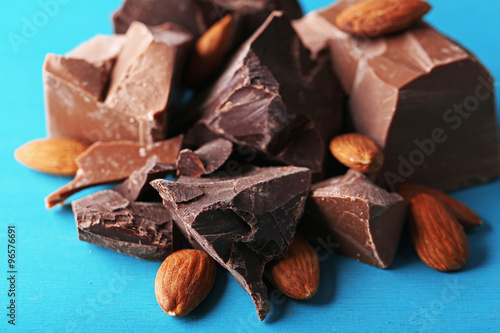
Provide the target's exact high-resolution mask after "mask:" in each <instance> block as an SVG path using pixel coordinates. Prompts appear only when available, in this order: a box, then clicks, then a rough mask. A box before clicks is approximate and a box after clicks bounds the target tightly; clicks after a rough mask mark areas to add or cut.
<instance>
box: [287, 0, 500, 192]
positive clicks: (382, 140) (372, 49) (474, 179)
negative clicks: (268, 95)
mask: <svg viewBox="0 0 500 333" xmlns="http://www.w3.org/2000/svg"><path fill="white" fill-rule="evenodd" d="M352 3H353V1H339V2H336V3H335V4H333V5H332V6H331V7H328V8H325V9H322V10H320V11H318V12H313V13H310V14H308V15H307V16H305V17H304V18H302V19H300V20H298V21H296V22H295V23H294V26H295V28H296V30H297V31H298V33H299V35H300V36H301V38H302V40H303V41H304V43H305V44H306V45H307V46H308V47H309V48H310V49H311V50H312V51H313V53H314V52H317V51H318V50H321V49H323V48H324V47H325V46H328V47H329V49H330V52H331V58H332V64H333V69H334V71H335V72H336V74H337V75H338V77H339V79H340V81H341V83H342V85H343V87H344V90H345V91H346V92H347V93H348V95H350V101H349V105H350V112H351V118H352V120H353V123H354V127H355V130H356V131H358V132H360V133H362V134H365V135H367V136H368V137H370V138H372V139H373V140H374V141H375V142H376V143H377V144H379V145H380V146H381V147H382V148H383V150H384V154H385V163H384V166H383V167H382V169H381V170H380V171H379V172H378V173H377V174H376V175H375V180H376V183H377V184H379V185H382V186H384V187H388V188H392V189H394V187H395V186H396V185H398V184H401V183H416V184H422V185H427V186H430V187H434V188H438V189H441V190H451V189H456V188H460V187H465V186H471V185H474V184H476V183H479V182H484V181H487V180H489V179H491V178H493V177H495V176H497V175H498V174H500V152H499V144H498V142H499V140H498V129H497V119H496V114H495V97H494V89H493V78H492V77H491V75H490V73H489V72H488V70H487V69H486V68H485V67H484V66H483V65H482V64H481V63H480V62H479V60H478V59H477V58H476V57H475V56H474V55H473V54H471V53H470V52H469V51H468V50H466V49H464V48H463V47H461V46H460V45H458V44H457V43H456V42H454V41H452V40H450V39H449V38H447V37H445V36H443V35H442V34H440V33H439V32H438V31H436V30H435V29H434V28H433V27H431V26H430V25H428V24H427V23H424V22H420V23H418V24H416V25H414V26H412V28H410V29H407V30H405V31H403V32H401V33H398V34H393V35H391V36H387V37H383V38H376V39H371V38H368V37H355V36H351V35H349V34H346V33H344V32H342V31H341V30H339V29H338V28H337V27H336V26H335V18H336V17H337V15H338V14H339V13H340V11H341V10H342V9H344V8H346V6H349V5H351V4H352Z"/></svg>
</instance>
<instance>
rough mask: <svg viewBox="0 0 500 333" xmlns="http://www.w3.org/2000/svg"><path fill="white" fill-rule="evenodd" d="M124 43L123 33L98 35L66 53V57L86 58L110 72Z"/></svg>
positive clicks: (87, 60)
mask: <svg viewBox="0 0 500 333" xmlns="http://www.w3.org/2000/svg"><path fill="white" fill-rule="evenodd" d="M124 43H125V36H123V35H111V36H107V35H96V36H94V37H93V38H91V39H90V40H88V41H86V42H83V43H81V44H80V45H78V46H77V47H76V48H74V49H73V50H71V51H69V52H68V53H66V55H65V57H66V58H69V59H82V60H85V61H86V62H88V63H90V64H92V65H94V66H95V67H98V68H102V69H104V70H105V71H106V73H108V74H109V73H111V69H112V68H113V65H114V62H115V60H116V58H118V54H119V53H120V51H121V50H122V48H123V44H124Z"/></svg>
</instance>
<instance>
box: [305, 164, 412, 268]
mask: <svg viewBox="0 0 500 333" xmlns="http://www.w3.org/2000/svg"><path fill="white" fill-rule="evenodd" d="M407 208H408V205H407V203H406V201H405V200H404V199H403V197H401V196H400V195H399V194H396V193H388V192H387V191H385V190H384V189H382V188H380V187H378V186H376V185H375V184H373V183H372V182H371V181H370V180H368V179H367V178H366V177H365V176H364V175H363V174H362V173H360V172H358V171H355V170H352V169H351V170H349V171H348V172H347V174H345V175H344V176H340V177H335V178H331V179H328V180H325V181H323V182H320V183H318V184H314V185H313V186H312V187H311V192H310V194H309V197H308V199H307V205H306V212H305V214H304V217H303V219H302V223H301V224H302V225H301V227H304V228H306V229H309V230H314V232H312V233H311V234H314V233H315V234H316V237H320V238H322V239H323V240H324V241H326V242H327V243H328V244H335V247H336V248H335V251H336V252H337V253H340V254H342V255H345V256H347V257H350V258H353V259H356V260H358V261H361V262H364V263H366V264H369V265H373V266H376V267H380V268H387V267H389V265H390V264H391V263H392V261H393V259H394V256H395V254H396V249H397V246H398V243H399V238H400V236H401V230H402V227H403V224H404V223H405V221H406V213H407ZM325 235H326V236H325ZM325 237H326V239H324V238H325Z"/></svg>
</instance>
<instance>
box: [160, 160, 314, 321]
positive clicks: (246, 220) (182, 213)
mask: <svg viewBox="0 0 500 333" xmlns="http://www.w3.org/2000/svg"><path fill="white" fill-rule="evenodd" d="M310 182H311V174H310V171H309V170H308V169H306V168H298V167H269V168H250V170H247V171H246V172H244V173H243V174H241V175H239V176H237V177H234V178H193V177H180V178H179V179H178V180H177V181H175V182H172V181H167V180H154V181H153V182H151V185H152V186H153V187H154V188H156V189H157V190H158V192H159V193H160V195H161V196H162V198H163V202H164V204H165V205H166V206H167V208H168V209H169V210H170V211H171V212H172V213H175V215H174V221H175V222H176V224H177V225H178V226H179V228H180V229H181V230H183V232H184V234H185V235H186V237H187V238H188V239H189V241H190V242H191V243H192V244H193V246H195V247H198V248H200V249H203V250H204V251H206V252H207V253H208V254H210V255H211V256H212V257H213V258H214V259H215V260H216V261H217V262H219V263H220V264H221V265H222V266H223V267H225V268H226V269H227V270H229V272H230V273H231V274H232V275H233V276H234V277H235V279H236V280H237V281H238V283H239V284H240V285H241V286H242V287H243V288H244V289H245V290H246V291H247V292H248V294H249V295H250V296H251V297H252V299H253V301H254V303H255V307H256V309H257V313H258V316H259V319H260V320H263V319H264V318H265V317H266V315H267V314H268V313H269V311H270V306H271V304H270V303H269V301H268V300H267V289H266V286H265V284H264V282H263V281H262V275H263V272H264V266H265V264H266V263H267V262H269V261H271V260H273V259H275V258H278V257H280V256H282V255H283V254H284V253H285V252H286V250H287V249H288V247H289V245H290V243H291V242H292V240H293V237H294V235H295V229H296V226H297V223H298V221H299V219H300V218H301V216H302V214H303V211H304V206H305V201H306V197H307V193H308V192H309V188H310Z"/></svg>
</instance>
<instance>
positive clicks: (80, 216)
mask: <svg viewBox="0 0 500 333" xmlns="http://www.w3.org/2000/svg"><path fill="white" fill-rule="evenodd" d="M71 206H72V208H73V212H74V214H75V219H76V225H77V228H78V237H79V238H80V240H83V241H86V242H89V243H92V244H95V245H99V246H102V247H105V248H108V249H110V250H114V251H117V252H120V253H125V254H128V255H130V256H133V257H136V258H139V259H145V260H159V261H161V260H163V259H165V258H166V257H167V256H168V255H169V254H170V253H172V252H173V251H175V250H176V249H177V247H178V244H179V237H180V235H179V234H177V233H176V232H175V230H174V228H175V225H174V222H173V220H172V216H171V214H170V213H169V212H168V210H167V209H166V208H165V206H164V205H162V204H161V203H146V202H131V201H129V200H127V199H125V198H124V197H122V196H121V195H120V194H119V193H117V192H115V191H112V190H105V191H100V192H97V193H93V194H90V195H88V196H86V197H84V198H81V199H78V200H75V201H73V202H72V203H71Z"/></svg>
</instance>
